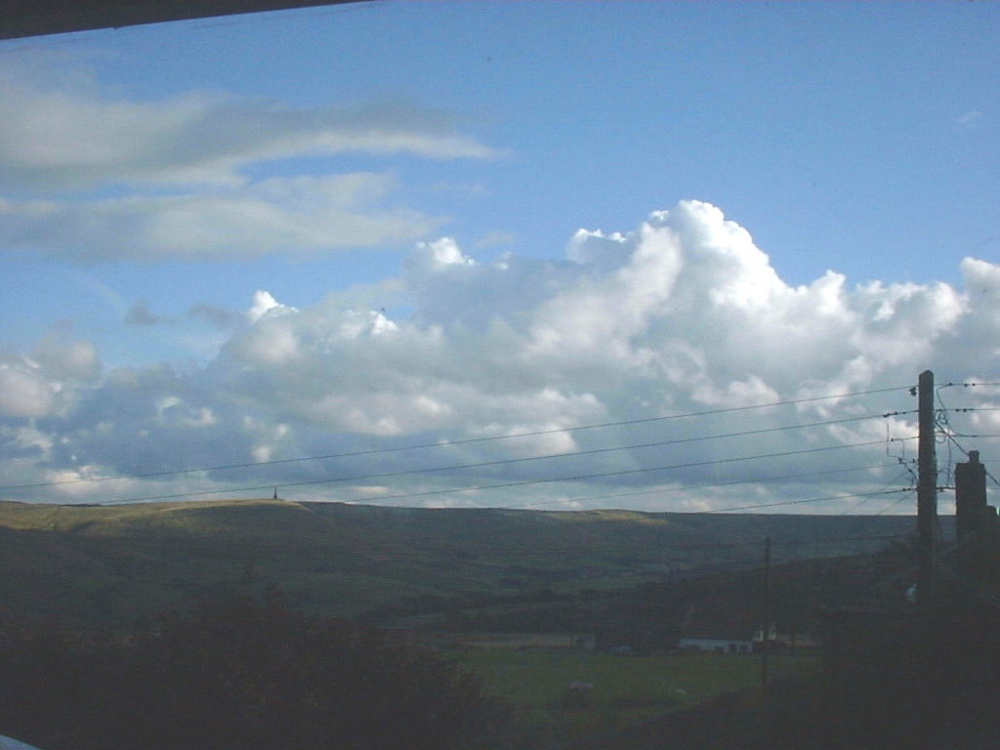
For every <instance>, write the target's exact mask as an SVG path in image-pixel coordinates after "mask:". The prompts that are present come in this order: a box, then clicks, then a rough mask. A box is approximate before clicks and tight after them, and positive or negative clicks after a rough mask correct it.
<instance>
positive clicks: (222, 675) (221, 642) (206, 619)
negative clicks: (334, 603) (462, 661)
mask: <svg viewBox="0 0 1000 750" xmlns="http://www.w3.org/2000/svg"><path fill="white" fill-rule="evenodd" d="M500 715H501V712H500V711H499V710H498V709H497V708H496V707H495V706H494V705H493V704H492V703H491V702H490V701H489V700H488V699H486V698H485V696H484V695H483V693H482V691H481V688H480V685H479V683H478V682H477V681H476V680H475V678H473V677H470V676H468V675H465V674H463V673H462V672H461V671H460V670H459V669H458V668H457V667H456V666H455V665H454V664H453V663H451V662H448V661H446V660H444V659H442V658H441V657H440V656H438V655H437V654H434V653H432V652H429V651H426V650H423V649H421V648H418V647H415V646H400V645H395V644H392V643H390V642H388V641H387V640H386V637H385V635H384V634H383V633H381V632H379V631H376V630H372V629H366V628H362V627H358V626H357V625H355V624H353V623H350V622H347V621H337V620H330V619H321V618H316V617H310V616H307V615H305V614H302V613H299V612H297V611H294V610H292V609H290V608H288V607H287V606H285V604H284V602H283V600H282V598H281V597H280V596H278V595H275V594H269V595H267V596H265V597H263V598H254V597H251V596H244V595H239V596H236V595H230V596H224V597H217V598H209V599H203V600H200V601H199V602H197V603H196V604H194V605H193V606H192V607H190V608H189V609H186V610H183V611H175V612H171V613H168V614H165V615H163V616H160V617H158V618H155V620H154V621H152V622H151V623H150V624H148V625H147V626H146V627H144V628H142V629H141V630H139V631H137V632H132V633H128V634H126V635H121V634H119V635H116V636H103V637H98V636H94V635H82V634H79V633H75V632H72V631H67V630H60V629H57V628H48V629H44V628H43V629H38V628H25V627H15V626H7V627H3V628H2V629H0V734H7V735H10V736H14V737H17V738H18V739H22V740H24V741H26V742H31V743H32V744H35V745H38V746H39V747H42V748H44V749H45V750H230V749H232V750H258V749H260V750H264V749H265V748H266V749H267V750H281V749H282V748H295V749H296V750H321V749H322V750H331V749H333V748H336V749H337V750H382V749H385V750H390V749H391V750H397V749H398V748H401V747H406V748H412V749H414V750H424V749H426V750H448V749H449V748H456V749H457V748H472V747H479V746H485V744H486V742H487V741H488V738H489V734H490V730H491V728H492V727H494V726H495V725H496V724H497V723H498V722H499V718H500Z"/></svg>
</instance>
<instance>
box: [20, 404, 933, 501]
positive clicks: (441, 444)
mask: <svg viewBox="0 0 1000 750" xmlns="http://www.w3.org/2000/svg"><path fill="white" fill-rule="evenodd" d="M905 389H906V387H905V386H899V387H895V388H880V389H876V390H872V391H858V392H855V393H850V394H837V395H833V396H816V397H810V398H803V399H792V400H786V401H776V402H771V403H767V404H756V405H750V406H737V407H727V408H724V409H709V410H703V411H698V412H688V413H685V414H672V415H665V416H659V417H643V418H639V419H630V420H622V421H618V422H604V423H598V424H591V425H580V426H577V427H562V428H554V429H547V430H534V431H530V432H519V433H511V434H508V435H490V436H484V437H476V438H463V439H460V440H446V441H442V440H439V441H436V442H433V443H418V444H414V445H406V446H391V447H387V448H372V449H368V450H363V451H351V452H348V453H331V454H327V455H320V456H303V457H299V458H284V459H275V460H273V461H244V462H239V463H232V464H220V465H215V466H203V467H198V468H190V469H174V470H168V471H153V472H141V473H135V474H128V475H124V476H117V477H84V478H77V479H67V480H57V481H52V482H36V483H31V484H17V485H6V486H0V492H10V491H14V490H25V489H42V488H45V487H58V486H65V485H74V484H93V483H99V482H113V481H128V480H134V479H152V478H156V477H167V476H182V475H185V474H202V473H208V472H218V471H226V470H233V469H250V468H253V469H257V468H262V467H267V466H279V465H285V464H293V463H302V462H308V461H324V460H332V459H340V458H357V457H363V456H372V455H379V454H386V453H398V452H402V451H409V450H423V449H429V448H439V449H440V448H445V447H451V446H460V445H469V444H475V443H489V442H496V441H501V440H513V439H519V438H527V437H541V436H544V435H554V434H565V433H568V432H581V431H584V430H599V429H607V428H611V427H626V426H633V425H637V424H646V423H651V422H664V421H668V420H676V419H688V418H693V417H702V416H710V415H718V414H728V413H733V412H742V411H748V410H751V409H764V408H774V407H777V406H788V405H795V404H801V403H807V402H815V401H823V400H830V399H834V398H848V397H854V396H867V395H871V394H875V393H884V392H890V391H898V390H905ZM912 413H914V412H913V411H912V410H911V411H893V412H883V413H881V414H878V415H868V416H863V417H849V418H844V419H840V420H828V421H825V422H815V423H811V424H805V425H791V426H788V427H777V428H767V429H762V430H747V431H744V432H736V433H728V434H722V435H714V436H705V437H697V438H680V439H676V440H672V441H660V442H658V443H649V444H646V445H640V446H634V447H636V448H641V447H653V446H656V445H668V444H670V443H683V442H696V441H699V440H712V439H717V438H725V437H736V436H749V435H754V434H763V433H766V432H780V431H783V430H790V429H802V428H806V427H819V426H826V425H832V424H838V423H842V422H851V421H860V420H865V419H876V418H887V417H890V416H901V415H905V414H912ZM628 449H629V447H628V446H626V447H623V448H608V449H604V450H609V451H610V450H628ZM553 455H554V456H557V457H558V456H561V455H566V454H553ZM537 458H545V457H537ZM283 484H284V483H283ZM285 486H287V485H285Z"/></svg>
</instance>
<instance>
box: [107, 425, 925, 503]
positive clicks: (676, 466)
mask: <svg viewBox="0 0 1000 750" xmlns="http://www.w3.org/2000/svg"><path fill="white" fill-rule="evenodd" d="M915 439H916V436H915V435H914V436H910V437H906V438H894V440H899V441H902V440H915ZM882 442H883V441H882V440H868V441H863V442H859V443H842V444H840V445H831V446H822V447H816V448H804V449H800V450H795V451H780V452H777V453H767V454H761V455H756V456H739V457H735V458H723V459H712V460H707V461H690V462H686V463H679V464H668V465H665V466H655V467H647V468H642V469H623V470H618V471H605V472H596V473H591V474H579V475H575V476H561V477H550V478H547V479H530V480H521V481H516V482H504V483H500V484H492V485H478V486H473V487H452V488H448V489H437V490H426V491H422V492H410V493H403V494H399V495H379V497H378V499H379V500H380V501H383V502H384V501H385V500H394V499H398V498H411V497H412V498H415V497H426V496H430V495H442V494H448V493H457V492H470V491H479V490H493V489H508V488H513V487H526V486H531V485H538V484H551V483H555V482H578V481H582V480H584V479H606V478H608V477H616V476H627V475H634V474H646V473H651V472H656V471H669V470H673V469H690V468H697V467H703V466H713V465H719V464H728V463H736V462H740V461H756V460H761V459H766V458H782V457H787V456H798V455H805V454H812V453H821V452H825V451H835V450H845V449H848V448H860V447H866V446H871V445H881V444H882ZM522 460H529V459H509V460H506V461H498V462H486V463H485V464H483V465H484V466H485V465H498V464H505V463H510V462H513V461H522ZM476 466H477V467H478V466H479V465H476ZM452 468H454V467H439V468H432V469H418V470H413V471H401V472H385V473H382V474H367V475H361V476H357V477H337V478H324V479H310V480H302V481H297V482H283V483H282V484H281V486H282V487H303V486H310V485H319V484H333V483H337V482H358V481H364V480H369V479H385V478H391V477H399V476H408V475H410V474H416V473H431V472H435V471H444V470H448V469H452ZM459 468H470V467H469V466H468V465H467V466H464V467H459ZM273 486H274V485H273V484H272V483H269V484H265V485H254V486H251V487H239V488H226V489H220V490H202V491H197V492H178V493H171V494H164V495H147V496H143V497H135V498H129V499H127V500H122V501H117V502H114V501H113V502H110V503H106V504H109V505H110V504H120V503H133V502H146V501H149V500H171V499H178V498H184V497H199V496H203V495H219V494H229V493H234V492H256V491H259V490H267V489H270V488H271V487H273ZM363 500H370V498H353V499H350V500H347V501H345V502H358V501H363Z"/></svg>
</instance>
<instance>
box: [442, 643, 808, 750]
mask: <svg viewBox="0 0 1000 750" xmlns="http://www.w3.org/2000/svg"><path fill="white" fill-rule="evenodd" d="M461 660H462V665H463V666H464V667H465V669H467V670H468V671H469V672H471V673H473V674H475V675H477V676H478V677H480V679H482V680H483V683H484V684H485V686H486V689H487V690H488V692H489V693H490V694H492V695H494V696H495V697H497V698H499V699H500V700H502V701H504V702H505V703H507V704H508V705H510V706H511V707H512V709H513V714H514V715H513V722H512V723H513V727H512V729H511V733H510V736H509V738H508V744H507V747H509V748H511V749H513V748H519V749H520V750H530V749H532V748H543V747H544V748H557V747H566V746H571V745H572V744H573V743H575V742H579V741H581V740H584V739H586V738H588V737H592V736H594V735H599V734H603V733H607V732H614V731H618V730H621V729H625V728H627V727H629V726H633V725H636V724H639V723H641V722H643V721H648V720H650V719H654V718H656V717H657V716H659V715H662V714H664V713H666V712H670V711H679V710H684V709H688V708H693V707H695V706H698V705H701V704H703V703H705V702H707V701H710V700H712V699H713V698H717V697H719V696H721V695H724V694H727V693H733V692H737V691H741V690H749V689H753V688H755V687H757V686H758V685H759V684H760V674H761V664H760V658H759V657H755V656H731V655H717V654H670V655H657V656H612V655H610V654H606V653H600V652H585V651H564V652H557V651H533V650H524V651H507V650H470V651H468V652H466V653H464V654H463V655H462V657H461ZM818 668H819V658H818V656H815V655H781V656H772V657H771V658H770V665H769V673H770V674H771V676H772V677H773V678H776V679H781V678H782V677H788V676H792V675H801V674H806V673H810V672H814V671H816V670H818ZM573 682H585V683H590V684H591V685H592V686H593V688H592V689H591V690H583V691H581V690H571V689H570V687H569V686H570V684H571V683H573Z"/></svg>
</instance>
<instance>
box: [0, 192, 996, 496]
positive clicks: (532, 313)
mask: <svg viewBox="0 0 1000 750" xmlns="http://www.w3.org/2000/svg"><path fill="white" fill-rule="evenodd" d="M961 271H962V274H963V275H964V281H965V283H964V286H963V287H962V288H955V287H953V286H950V285H948V284H944V283H940V284H932V285H917V284H909V283H893V282H884V283H879V282H875V283H868V284H864V285H860V286H852V285H851V284H849V283H848V280H847V279H845V278H844V277H843V276H841V275H839V274H837V273H835V272H828V273H827V274H826V275H824V276H823V277H822V278H819V279H817V280H815V281H814V282H812V283H811V284H808V285H804V286H798V287H793V286H789V285H788V284H786V283H785V282H784V281H782V279H781V277H780V275H779V273H778V272H777V270H776V269H774V268H773V267H772V266H771V264H770V261H769V258H768V256H767V255H766V254H765V253H763V252H762V251H761V250H760V249H758V248H757V247H756V246H755V245H754V242H753V240H752V238H751V236H750V234H749V233H748V232H747V231H746V230H745V229H744V228H742V227H740V226H739V225H737V224H735V223H734V222H732V221H728V220H726V219H725V217H724V215H723V212H722V211H721V210H720V209H719V208H717V207H715V206H713V205H710V204H707V203H703V202H698V201H684V202H681V203H680V204H678V205H677V206H675V207H674V208H672V209H670V210H669V211H657V212H655V213H653V214H651V215H650V216H649V217H648V218H647V219H646V220H645V221H644V222H642V223H641V224H640V225H639V227H638V228H637V229H635V230H634V231H629V232H627V233H614V234H609V233H604V232H600V231H586V230H581V231H579V232H578V233H577V234H576V235H575V236H574V237H572V238H571V239H570V241H569V243H568V248H567V250H566V252H565V255H564V257H562V258H559V259H553V260H548V261H544V260H538V259H526V258H523V257H519V256H517V255H513V254H512V255H509V256H507V257H505V258H503V259H502V260H501V261H499V262H491V263H483V262H477V261H476V260H475V259H474V258H472V257H470V256H469V255H467V254H466V253H465V252H464V251H463V250H462V249H461V248H460V247H459V246H458V244H457V243H456V242H455V241H453V240H452V239H449V238H442V239H440V240H438V241H436V242H430V243H421V244H419V245H417V246H416V247H415V249H414V250H413V251H412V252H411V253H410V254H409V256H408V257H407V258H406V260H405V262H404V263H403V266H402V269H401V274H400V277H399V278H398V279H395V280H393V283H391V284H387V285H386V287H385V288H393V289H396V290H397V294H398V295H399V297H398V300H397V301H398V302H399V303H400V308H399V309H405V310H406V311H407V313H406V314H405V315H399V316H397V319H390V316H389V314H387V313H386V312H384V311H382V310H373V309H367V308H363V307H358V306H355V307H353V308H352V307H348V306H346V305H345V302H344V297H343V295H341V294H335V293H331V295H330V296H329V297H328V298H327V299H326V300H325V301H324V302H323V303H321V304H318V305H316V306H313V307H301V308H297V307H294V306H293V304H294V302H295V301H294V300H288V301H282V300H276V299H274V297H273V296H272V295H271V294H270V293H268V292H267V291H265V290H261V291H259V292H258V293H257V294H256V295H255V297H254V299H253V300H248V310H247V311H246V312H244V313H242V314H241V315H240V316H239V319H240V321H241V322H240V323H239V324H238V325H237V326H236V327H235V328H234V329H230V334H229V335H228V337H227V339H226V340H225V342H224V344H223V345H222V346H221V347H220V349H219V350H218V353H217V355H216V356H214V357H213V358H212V359H211V361H210V362H208V363H207V364H206V365H204V366H202V367H198V368H194V369H190V368H189V369H187V370H180V369H175V368H173V367H171V366H170V365H167V364H161V365H157V366H151V367H136V368H117V369H111V370H110V371H106V370H105V369H104V368H102V366H101V364H100V361H99V353H98V352H97V351H96V349H95V347H94V346H93V345H92V344H90V343H88V342H86V341H79V340H75V339H74V338H73V337H72V336H71V335H69V334H68V333H67V332H60V333H57V334H53V336H51V337H49V338H48V339H46V340H45V341H43V342H41V343H40V344H39V345H38V346H37V348H35V349H34V350H33V351H30V352H4V353H2V354H0V461H2V464H0V465H2V467H3V471H2V473H3V475H4V476H5V477H7V480H6V483H7V485H8V487H9V486H12V485H29V484H45V483H49V484H47V485H46V486H40V487H30V488H29V487H21V488H20V489H6V490H5V491H4V493H3V494H4V495H5V496H7V497H9V498H12V499H16V498H21V499H48V500H64V501H65V500H72V499H81V500H82V499H87V500H94V499H101V500H127V499H131V498H144V497H154V496H164V495H178V496H180V495H184V494H185V493H193V492H202V491H204V492H212V491H219V492H223V493H229V494H243V495H248V494H249V495H260V494H264V493H265V490H264V489H262V488H264V487H268V486H270V485H274V486H276V487H280V488H281V489H280V492H281V494H282V495H283V496H285V497H294V498H301V499H328V500H338V499H339V500H348V501H382V502H388V503H397V504H413V505H425V504H427V505H507V506H515V507H521V506H527V507H547V508H560V507H566V508H578V507H610V506H626V507H633V508H641V509H659V510H709V509H725V508H744V507H751V506H757V507H771V508H774V509H776V510H781V509H784V510H808V511H812V512H841V511H846V510H848V509H854V510H855V512H903V511H907V510H909V509H910V505H908V503H911V501H912V497H909V498H908V497H907V496H906V495H905V494H888V495H874V494H870V493H873V492H878V491H882V490H885V491H889V490H896V489H901V488H905V487H907V486H908V485H909V483H910V482H911V477H910V469H911V465H910V464H909V463H908V462H909V460H910V459H912V458H913V457H914V453H915V446H916V444H915V442H914V441H913V440H912V438H913V437H914V436H915V435H916V415H915V414H914V413H913V410H915V408H916V400H915V399H914V398H913V397H912V396H911V395H910V393H909V391H908V388H909V387H910V386H912V385H913V384H915V382H916V379H917V375H918V373H919V372H921V371H922V370H924V369H932V370H934V371H935V372H936V374H937V378H938V383H939V384H942V385H945V384H948V383H967V382H976V383H978V384H980V385H977V386H976V387H960V386H953V387H948V388H943V389H942V391H941V393H940V399H941V404H942V405H943V406H944V407H953V408H952V409H951V411H950V412H945V413H943V415H944V416H947V417H948V419H949V425H950V426H951V429H952V430H953V434H954V437H953V439H952V440H949V441H947V442H946V443H942V448H941V449H940V451H941V457H942V470H944V469H945V468H946V467H945V466H944V464H945V462H946V461H948V460H952V461H953V460H964V456H963V455H962V454H961V448H964V447H967V448H970V449H972V448H975V449H979V450H981V451H982V452H983V456H984V460H985V461H987V462H988V461H989V459H990V457H991V456H993V457H995V458H996V459H1000V452H998V451H997V450H996V448H997V445H998V441H997V439H996V437H995V436H996V435H998V434H1000V411H995V410H994V409H996V408H997V407H998V406H1000V388H998V387H997V386H996V385H995V384H996V382H997V381H998V380H1000V335H998V333H1000V266H997V265H994V264H991V263H988V262H986V261H983V260H976V259H973V258H967V259H966V260H965V261H964V262H963V263H962V267H961ZM231 312H232V313H234V317H235V312H236V311H231ZM148 322H149V324H151V325H152V324H155V321H154V320H152V319H150V320H149V321H148ZM206 325H207V323H206ZM990 383H993V384H994V385H989V384H990ZM873 391H875V393H871V392H873ZM861 393H868V395H866V396H861V395H843V394H861ZM789 402H791V403H789ZM777 403H784V404H785V405H783V406H771V407H767V408H756V407H759V406H761V405H765V404H777ZM960 408H961V409H975V411H959V409H960ZM692 414H695V415H697V416H683V415H692ZM809 425H812V426H809ZM990 435H992V436H994V437H993V438H990V437H988V436H990ZM972 436H982V437H972ZM415 446H422V447H415ZM321 456H322V457H327V458H322V459H317V458H314V459H313V460H299V459H304V458H306V457H321ZM213 467H215V468H213ZM220 467H221V468H220ZM196 470H201V471H196ZM176 471H187V472H188V473H180V474H172V473H171V474H160V473H161V472H176ZM141 475H147V476H145V477H142V476H141ZM150 475H152V476H150ZM120 477H124V478H120ZM81 480H83V481H81ZM95 480H96V481H95ZM251 488H254V489H251ZM268 494H269V493H268ZM209 496H210V495H209ZM200 497H204V496H200ZM836 498H841V499H836ZM802 501H810V502H808V503H802V504H801V505H799V504H798V503H801V502H802ZM812 501H815V502H812ZM903 501H905V502H903ZM901 502H902V504H900V503H901ZM773 503H791V504H790V505H772V504H773Z"/></svg>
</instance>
